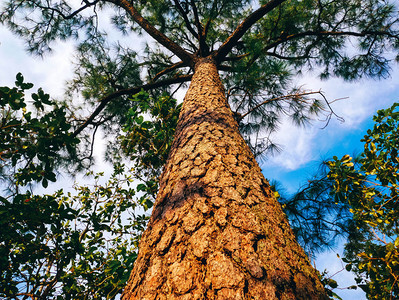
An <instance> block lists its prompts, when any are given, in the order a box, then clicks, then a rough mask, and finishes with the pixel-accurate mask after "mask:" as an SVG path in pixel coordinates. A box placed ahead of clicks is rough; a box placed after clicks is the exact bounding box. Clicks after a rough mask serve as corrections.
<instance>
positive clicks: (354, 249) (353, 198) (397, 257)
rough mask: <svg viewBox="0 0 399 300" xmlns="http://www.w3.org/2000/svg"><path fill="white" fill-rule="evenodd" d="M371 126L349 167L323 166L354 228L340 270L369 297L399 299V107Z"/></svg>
mask: <svg viewBox="0 0 399 300" xmlns="http://www.w3.org/2000/svg"><path fill="white" fill-rule="evenodd" d="M373 120H374V122H375V123H376V124H375V125H374V128H373V129H372V130H368V131H367V135H365V136H364V138H363V139H362V142H364V151H363V153H362V154H361V155H360V158H359V159H358V160H357V164H356V165H355V164H354V163H353V159H352V158H351V157H350V156H349V155H345V156H344V157H342V158H341V159H338V158H337V157H334V160H332V161H330V162H328V167H329V168H330V172H329V173H328V177H329V178H330V179H332V180H334V183H335V186H334V189H335V201H336V202H337V204H338V203H348V204H349V206H350V212H351V213H352V215H353V220H354V222H355V226H354V227H353V228H352V229H353V230H352V231H351V232H350V234H349V242H348V243H347V244H346V246H345V258H344V261H345V262H346V263H347V265H346V269H347V270H352V271H354V272H355V273H356V274H357V275H358V278H357V279H356V281H357V283H358V285H359V286H360V287H361V288H362V289H363V290H364V291H365V292H366V294H367V297H368V298H369V299H396V298H397V297H398V296H399V221H398V220H399V211H398V203H399V184H398V179H399V158H398V149H399V104H398V103H395V104H394V105H393V106H392V107H390V108H388V109H383V110H379V111H378V112H377V115H376V116H374V118H373Z"/></svg>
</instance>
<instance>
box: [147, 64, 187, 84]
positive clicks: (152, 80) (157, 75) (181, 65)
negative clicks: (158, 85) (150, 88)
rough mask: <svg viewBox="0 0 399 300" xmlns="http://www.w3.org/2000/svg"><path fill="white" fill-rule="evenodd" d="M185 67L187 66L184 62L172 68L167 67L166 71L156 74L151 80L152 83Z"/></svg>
mask: <svg viewBox="0 0 399 300" xmlns="http://www.w3.org/2000/svg"><path fill="white" fill-rule="evenodd" d="M185 66H186V65H185V64H184V62H182V61H179V62H177V63H175V64H173V65H171V66H169V67H167V68H165V69H163V70H162V71H160V72H158V73H157V74H155V76H154V77H153V78H152V79H151V82H155V81H157V79H158V78H160V77H161V76H163V75H165V74H167V73H169V72H172V71H173V70H176V69H178V68H182V67H185Z"/></svg>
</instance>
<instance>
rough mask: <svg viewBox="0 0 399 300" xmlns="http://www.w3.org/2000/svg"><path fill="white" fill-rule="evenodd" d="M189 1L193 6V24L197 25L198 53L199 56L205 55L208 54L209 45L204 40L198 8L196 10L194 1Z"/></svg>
mask: <svg viewBox="0 0 399 300" xmlns="http://www.w3.org/2000/svg"><path fill="white" fill-rule="evenodd" d="M190 3H191V7H192V8H193V13H194V20H195V24H196V26H197V32H198V42H199V54H200V56H202V57H205V56H207V55H208V54H209V47H208V45H207V44H206V42H205V37H204V29H203V27H202V25H201V22H200V20H199V16H198V10H197V6H196V5H195V1H194V0H191V1H190Z"/></svg>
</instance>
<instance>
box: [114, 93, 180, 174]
mask: <svg viewBox="0 0 399 300" xmlns="http://www.w3.org/2000/svg"><path fill="white" fill-rule="evenodd" d="M131 100H132V101H133V102H134V104H135V105H133V107H132V108H130V110H129V112H128V120H127V122H126V124H125V125H124V127H123V131H124V135H123V136H121V137H120V139H121V145H122V148H123V150H124V152H125V154H126V155H128V156H129V157H130V158H131V159H132V160H137V159H139V160H140V165H142V166H143V167H144V168H147V169H155V170H159V169H161V168H162V166H163V165H164V164H165V162H166V159H167V157H168V154H169V149H170V146H171V144H172V140H173V135H174V132H175V129H176V126H177V120H178V118H179V113H180V108H181V105H177V102H176V99H173V98H172V97H170V96H168V95H166V94H164V95H162V96H160V97H157V98H152V97H149V94H148V93H146V92H143V91H142V92H140V93H138V94H136V95H135V96H134V97H133V98H132V99H131Z"/></svg>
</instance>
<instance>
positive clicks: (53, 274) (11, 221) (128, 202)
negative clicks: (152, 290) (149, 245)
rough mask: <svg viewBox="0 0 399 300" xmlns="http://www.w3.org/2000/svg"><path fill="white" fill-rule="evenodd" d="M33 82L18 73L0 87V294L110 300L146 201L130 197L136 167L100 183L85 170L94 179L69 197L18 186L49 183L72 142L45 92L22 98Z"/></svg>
mask: <svg viewBox="0 0 399 300" xmlns="http://www.w3.org/2000/svg"><path fill="white" fill-rule="evenodd" d="M32 87H33V85H32V84H30V83H24V80H23V77H22V75H21V74H18V75H17V81H16V87H15V88H8V87H1V88H0V96H1V97H0V101H1V102H0V105H1V117H2V118H1V123H0V124H1V131H0V137H1V139H0V141H1V142H0V146H1V148H0V150H1V151H0V153H1V156H0V158H1V162H2V164H1V175H2V179H3V180H4V181H5V182H7V183H8V184H9V191H5V192H4V193H1V194H0V298H7V299H19V298H28V297H33V298H40V299H49V298H52V299H53V298H56V299H94V298H95V299H105V298H107V299H113V298H115V296H116V295H118V294H120V292H121V290H122V288H123V287H124V286H125V284H126V282H127V280H128V277H129V274H130V270H131V269H132V266H133V263H134V261H135V258H136V256H137V247H138V241H139V239H140V235H141V233H142V232H143V230H144V228H145V226H146V222H147V216H146V214H145V213H144V212H143V208H144V209H147V208H148V207H149V206H150V205H149V204H148V203H146V204H145V205H144V204H142V201H141V200H142V198H141V197H136V193H137V194H141V193H142V191H143V187H142V185H140V184H139V185H137V186H136V184H134V185H133V181H134V180H135V179H136V177H137V176H135V171H134V170H127V169H126V168H125V167H124V166H123V165H121V164H115V165H114V172H113V174H112V175H111V178H110V179H109V180H108V182H106V183H105V184H100V179H101V178H102V175H101V174H97V175H93V174H92V173H90V174H88V175H90V176H92V177H93V180H94V184H93V185H92V186H75V192H74V193H73V194H72V193H67V194H65V193H64V192H63V190H60V191H58V192H56V193H55V194H53V195H35V194H33V192H31V191H29V190H27V188H22V186H24V185H29V184H30V183H33V182H35V181H41V182H42V185H43V186H44V187H46V186H47V184H48V181H55V180H56V176H55V171H56V168H57V167H58V166H59V163H60V162H59V160H62V157H63V155H62V154H63V152H64V153H66V152H68V151H70V152H72V153H73V152H74V151H75V148H76V147H77V143H78V142H79V140H78V139H76V138H74V137H73V136H72V133H71V132H69V129H70V125H69V124H68V123H67V119H66V114H65V108H64V107H58V106H57V105H56V104H55V102H54V101H53V100H50V97H49V95H47V94H45V93H44V92H43V91H42V90H41V89H39V91H38V92H37V93H33V94H32V100H31V101H29V100H26V99H25V92H26V90H28V89H30V88H32ZM49 107H51V108H52V110H51V111H49V112H47V111H46V110H47V109H49ZM33 110H35V111H33ZM60 152H61V153H60ZM70 163H72V161H70ZM147 185H148V183H147ZM138 209H140V210H141V211H140V213H137V210H138Z"/></svg>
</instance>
